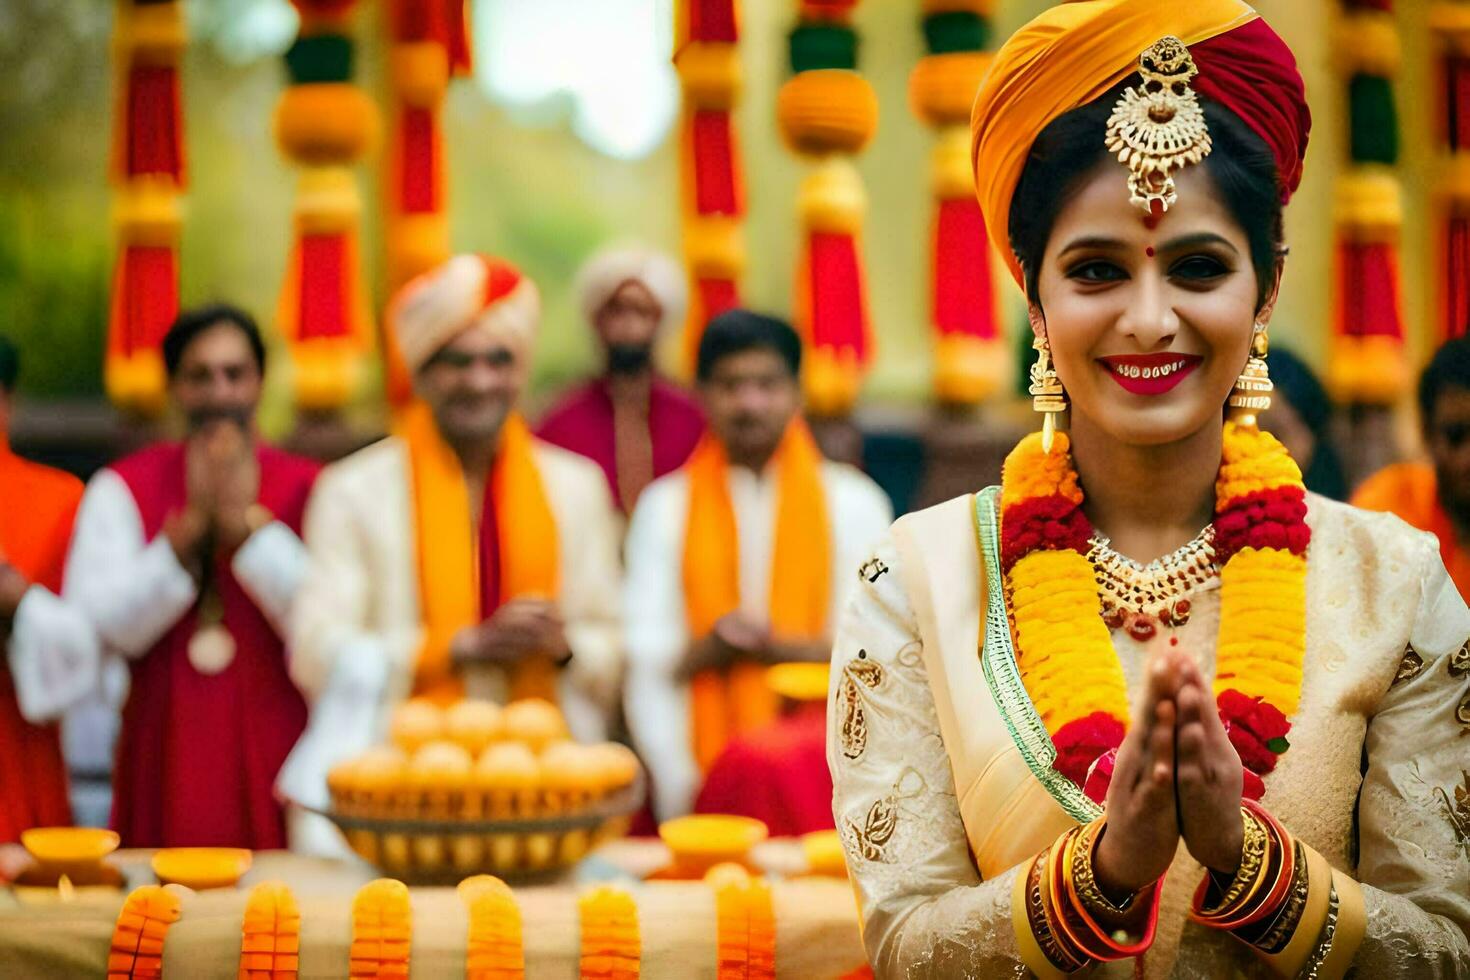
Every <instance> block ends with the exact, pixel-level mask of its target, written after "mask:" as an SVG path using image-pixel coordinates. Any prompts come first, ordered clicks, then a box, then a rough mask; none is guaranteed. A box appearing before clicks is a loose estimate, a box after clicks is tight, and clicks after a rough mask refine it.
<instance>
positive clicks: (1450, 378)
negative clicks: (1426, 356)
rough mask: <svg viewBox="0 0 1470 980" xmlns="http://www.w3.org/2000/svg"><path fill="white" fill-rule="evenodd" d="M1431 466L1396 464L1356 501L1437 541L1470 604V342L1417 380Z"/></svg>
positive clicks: (1442, 355) (1449, 350)
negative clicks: (1415, 528)
mask: <svg viewBox="0 0 1470 980" xmlns="http://www.w3.org/2000/svg"><path fill="white" fill-rule="evenodd" d="M1419 424H1420V426H1421V427H1422V428H1421V432H1422V433H1423V436H1424V446H1425V448H1426V449H1428V450H1429V462H1427V463H1398V464H1395V465H1393V466H1390V467H1387V468H1386V469H1383V470H1380V471H1379V472H1377V473H1375V474H1374V475H1373V476H1371V477H1369V478H1368V480H1367V482H1365V483H1364V484H1363V485H1362V486H1361V487H1359V488H1358V490H1357V492H1356V493H1354V494H1353V500H1352V502H1353V503H1354V504H1356V505H1357V506H1359V507H1366V508H1367V509H1368V510H1384V511H1389V512H1390V513H1394V514H1397V515H1398V516H1399V517H1401V518H1403V519H1404V520H1405V521H1406V522H1408V523H1409V524H1412V525H1413V526H1414V527H1417V528H1419V529H1420V530H1421V531H1429V532H1430V533H1431V534H1433V535H1434V536H1435V537H1437V538H1439V553H1440V556H1441V557H1442V558H1443V559H1444V565H1445V568H1447V569H1449V572H1450V578H1452V579H1453V580H1454V582H1455V586H1456V587H1457V588H1458V589H1459V590H1460V595H1462V596H1464V597H1466V598H1467V599H1470V338H1467V337H1460V338H1458V339H1456V340H1451V341H1449V342H1447V343H1446V344H1445V345H1444V346H1443V347H1441V348H1440V349H1439V350H1438V351H1437V352H1436V353H1435V355H1434V358H1433V359H1432V360H1431V361H1430V362H1429V366H1428V367H1426V368H1425V369H1424V373H1423V374H1422V375H1421V376H1420V378H1419Z"/></svg>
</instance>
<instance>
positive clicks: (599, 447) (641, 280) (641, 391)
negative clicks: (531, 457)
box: [536, 246, 704, 513]
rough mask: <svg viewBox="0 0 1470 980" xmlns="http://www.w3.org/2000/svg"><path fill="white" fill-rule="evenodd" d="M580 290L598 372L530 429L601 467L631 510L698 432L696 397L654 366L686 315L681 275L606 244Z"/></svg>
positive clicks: (665, 263)
mask: <svg viewBox="0 0 1470 980" xmlns="http://www.w3.org/2000/svg"><path fill="white" fill-rule="evenodd" d="M577 295H578V297H579V300H580V304H581V308H582V313H583V315H584V316H585V317H586V318H587V321H588V322H589V323H591V324H592V329H593V330H594V331H595V332H596V334H597V339H598V341H599V343H600V344H601V347H602V354H603V372H602V374H601V375H600V376H599V377H597V378H594V379H593V380H591V381H589V382H588V383H587V384H585V385H583V386H582V387H580V388H578V389H576V390H575V391H573V392H571V393H570V394H568V395H566V396H565V397H564V398H563V399H562V400H561V401H560V402H558V403H557V404H556V405H555V406H554V407H553V408H552V409H551V411H550V412H548V413H547V414H546V416H545V418H543V419H542V421H541V426H540V428H539V429H538V430H537V433H536V434H537V435H539V436H540V437H541V438H542V439H544V440H546V441H547V442H549V443H552V444H553V445H557V446H561V447H562V448H564V449H570V450H571V451H572V452H574V453H578V454H580V455H582V456H586V457H587V458H588V459H590V460H592V461H593V462H595V463H596V464H597V465H598V466H601V467H602V471H603V473H605V474H606V475H607V484H608V486H609V487H610V488H611V490H612V493H613V500H614V502H615V503H616V504H617V505H618V507H619V508H620V509H621V510H622V511H623V512H624V513H631V512H632V510H633V504H634V503H635V502H636V501H637V500H638V495H639V494H640V493H642V492H643V488H644V487H645V486H647V485H648V483H649V481H651V480H653V479H655V478H656V477H660V476H663V475H664V474H665V473H669V472H672V471H673V470H675V469H677V468H678V467H679V466H681V465H682V464H683V463H684V460H686V459H688V458H689V453H690V452H692V451H693V449H694V445H695V443H697V442H698V441H699V437H700V434H701V433H703V431H704V416H703V414H702V413H701V412H700V410H699V404H698V403H697V402H696V401H695V400H694V399H693V398H691V397H690V396H689V395H688V394H686V393H685V392H684V391H683V390H681V389H680V388H679V387H678V386H676V385H674V384H673V383H671V382H669V381H668V380H666V379H664V378H663V377H661V376H660V375H659V374H658V372H657V371H656V370H655V369H654V366H653V347H654V341H655V340H656V339H657V337H658V335H659V334H660V333H661V332H662V331H663V330H664V329H665V328H666V327H668V326H670V325H672V324H677V323H678V322H679V321H680V320H682V319H683V318H684V307H685V288H684V274H683V272H682V270H681V269H680V268H679V265H678V264H677V263H676V262H674V260H673V259H670V258H669V257H668V256H666V255H662V254H660V253H658V252H653V251H649V250H647V249H644V248H639V247H636V246H628V247H618V248H611V249H607V250H604V251H602V252H599V253H598V254H597V255H594V256H593V257H592V258H591V259H590V260H588V261H587V263H586V264H585V265H583V266H582V269H581V271H580V272H579V273H578V274H577Z"/></svg>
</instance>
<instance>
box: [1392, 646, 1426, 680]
mask: <svg viewBox="0 0 1470 980" xmlns="http://www.w3.org/2000/svg"><path fill="white" fill-rule="evenodd" d="M1423 669H1424V658H1423V657H1421V656H1419V651H1418V650H1415V649H1414V648H1413V647H1409V648H1408V649H1406V650H1405V651H1404V659H1403V660H1400V661H1399V669H1398V673H1396V674H1394V675H1393V683H1394V684H1397V683H1398V682H1399V681H1409V680H1413V679H1414V678H1415V677H1418V676H1419V672H1420V671H1421V670H1423ZM1389 686H1390V687H1392V686H1393V684H1390V685H1389Z"/></svg>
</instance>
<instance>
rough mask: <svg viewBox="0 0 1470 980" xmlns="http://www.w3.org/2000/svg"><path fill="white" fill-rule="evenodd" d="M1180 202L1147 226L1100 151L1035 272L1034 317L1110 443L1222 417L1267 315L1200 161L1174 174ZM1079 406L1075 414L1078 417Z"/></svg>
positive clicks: (1237, 236)
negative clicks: (1255, 330)
mask: <svg viewBox="0 0 1470 980" xmlns="http://www.w3.org/2000/svg"><path fill="white" fill-rule="evenodd" d="M1175 181H1176V183H1177V185H1178V189H1179V199H1178V201H1177V202H1176V203H1175V204H1174V205H1173V206H1172V207H1170V208H1169V210H1168V211H1167V212H1165V213H1164V215H1163V216H1162V217H1161V218H1160V219H1159V220H1158V222H1157V223H1156V224H1155V225H1154V227H1152V228H1150V227H1148V226H1147V224H1146V223H1145V221H1144V215H1143V213H1142V212H1141V211H1140V210H1139V209H1138V208H1137V207H1136V206H1134V205H1132V204H1130V203H1129V202H1128V192H1127V188H1126V178H1125V173H1124V170H1123V168H1122V167H1120V166H1119V165H1118V164H1117V163H1116V162H1115V161H1113V160H1112V159H1110V158H1109V159H1107V160H1104V161H1103V162H1102V163H1100V164H1099V165H1098V166H1097V167H1095V168H1094V169H1093V170H1092V171H1091V172H1090V173H1089V174H1088V175H1087V176H1085V177H1083V178H1082V183H1081V185H1080V186H1079V188H1078V190H1077V192H1076V194H1075V195H1074V196H1073V197H1072V199H1071V200H1070V201H1068V202H1067V203H1066V204H1065V205H1064V206H1063V207H1062V209H1061V211H1060V212H1059V213H1058V215H1057V220H1056V223H1055V224H1054V225H1053V227H1052V232H1051V237H1050V239H1049V240H1048V241H1047V245H1046V252H1045V254H1044V256H1043V257H1042V265H1041V269H1040V275H1039V277H1038V279H1037V293H1038V295H1037V297H1035V300H1039V304H1037V303H1036V302H1035V301H1033V305H1032V308H1031V314H1032V324H1033V327H1036V328H1038V329H1044V330H1045V333H1046V336H1047V339H1048V340H1049V342H1050V344H1051V352H1052V359H1053V361H1054V362H1055V364H1056V370H1057V374H1058V375H1059V376H1060V377H1061V380H1062V384H1063V385H1064V386H1065V387H1066V389H1067V397H1068V398H1069V399H1070V400H1071V404H1072V417H1073V425H1074V426H1076V425H1077V424H1078V423H1079V421H1083V420H1085V422H1086V423H1090V424H1091V425H1092V426H1093V427H1095V428H1097V429H1101V430H1102V431H1103V432H1105V433H1107V434H1108V435H1110V436H1111V437H1112V438H1114V439H1116V440H1117V441H1119V442H1122V443H1126V444H1133V445H1160V444H1164V443H1169V442H1174V441H1177V440H1180V439H1183V438H1186V437H1187V436H1190V435H1192V434H1194V433H1195V432H1198V431H1199V430H1200V429H1201V428H1203V427H1204V426H1205V425H1207V424H1216V425H1218V424H1219V421H1220V413H1221V408H1222V407H1223V405H1224V404H1225V400H1226V399H1227V398H1228V397H1229V395H1230V389H1231V386H1232V385H1233V384H1234V383H1235V378H1236V376H1237V375H1239V374H1240V371H1241V368H1242V367H1244V365H1245V362H1246V358H1247V356H1248V355H1249V352H1250V342H1251V331H1252V325H1253V324H1254V323H1255V322H1256V321H1257V320H1260V321H1261V322H1265V321H1266V320H1267V319H1268V318H1269V316H1270V312H1271V306H1272V304H1273V303H1274V299H1275V285H1274V284H1272V288H1271V289H1269V290H1268V291H1267V297H1266V303H1265V305H1264V306H1263V307H1262V308H1261V309H1260V311H1259V313H1258V311H1257V308H1256V307H1257V299H1258V296H1259V293H1260V290H1259V288H1258V285H1257V281H1256V273H1255V270H1254V268H1253V267H1252V265H1251V261H1250V245H1249V242H1248V240H1247V238H1246V233H1245V231H1244V229H1242V228H1241V227H1240V225H1239V224H1238V223H1237V222H1236V220H1235V218H1234V217H1233V216H1232V215H1231V213H1230V210H1229V209H1228V208H1227V207H1226V205H1225V202H1224V200H1223V199H1222V197H1221V196H1220V194H1219V193H1218V191H1217V190H1216V188H1215V184H1214V182H1213V181H1212V180H1211V178H1210V176H1209V173H1208V172H1207V170H1206V169H1205V168H1204V167H1202V166H1194V167H1187V168H1185V169H1184V170H1183V171H1181V172H1180V173H1179V174H1178V175H1176V177H1175ZM1079 416H1080V417H1081V418H1079Z"/></svg>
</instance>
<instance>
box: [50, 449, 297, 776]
mask: <svg viewBox="0 0 1470 980" xmlns="http://www.w3.org/2000/svg"><path fill="white" fill-rule="evenodd" d="M230 568H231V571H233V572H234V575H235V578H236V579H238V580H239V582H240V585H241V587H242V588H243V589H244V590H245V592H246V594H247V595H249V596H250V598H251V599H252V600H253V601H254V602H255V604H256V606H257V607H259V609H260V611H261V613H262V614H263V615H264V616H265V618H266V620H267V621H269V622H270V624H271V625H272V626H273V627H275V629H276V632H277V633H279V634H281V635H282V636H283V637H284V636H285V624H286V622H287V620H288V619H289V617H290V613H291V606H292V603H293V601H294V597H295V595H296V592H297V589H298V588H299V586H300V583H301V580H302V577H303V575H304V573H305V570H306V549H305V547H304V546H303V545H302V543H301V539H300V538H298V537H297V536H296V533H295V532H294V531H292V530H291V529H290V528H289V527H287V526H286V525H285V524H283V523H281V522H280V521H272V522H271V523H269V524H267V525H265V526H264V527H262V528H261V529H260V530H258V531H256V532H254V533H253V534H251V535H250V537H249V538H247V539H246V540H245V542H244V543H243V544H242V545H241V546H240V547H239V548H238V549H237V550H236V552H235V555H234V557H233V559H232V560H231V562H230ZM63 594H64V596H65V599H66V603H67V605H68V606H71V607H73V608H74V609H76V610H77V611H78V612H79V613H80V614H81V615H82V616H83V617H84V618H85V619H86V621H87V623H88V624H89V626H90V627H91V628H92V629H93V630H95V631H96V635H97V637H98V638H99V639H100V640H101V644H102V650H103V653H104V657H103V658H102V669H101V677H99V678H96V679H95V680H94V681H93V682H92V683H91V684H89V685H88V687H89V690H91V691H94V692H96V693H95V694H94V696H91V697H89V698H87V700H86V701H84V703H83V704H81V705H80V706H78V707H77V708H76V709H75V710H74V711H72V712H71V713H70V714H69V716H68V718H67V738H66V743H67V749H68V762H69V764H70V765H72V766H74V767H76V766H82V767H84V768H89V769H96V768H110V766H111V760H112V744H111V743H112V739H113V738H114V737H115V735H116V732H117V713H118V710H119V708H120V707H121V705H122V703H123V701H124V700H125V699H126V697H127V684H128V675H127V668H126V665H125V664H124V663H123V662H122V659H121V658H127V659H137V658H139V657H142V656H144V655H145V654H147V653H148V652H149V651H150V650H152V649H153V647H154V645H155V644H156V643H157V642H158V641H159V640H160V639H162V638H163V635H164V634H165V633H167V632H168V631H169V629H171V628H172V627H173V625H174V624H175V623H177V622H178V621H179V619H180V618H181V617H182V616H183V615H184V614H185V613H187V612H188V611H189V610H190V609H191V608H192V607H193V605H194V603H195V602H196V601H197V600H198V598H199V587H198V584H197V583H196V582H195V581H194V578H193V576H191V575H190V574H189V573H188V572H187V571H186V570H185V569H184V567H183V566H182V565H180V564H179V560H178V557H177V556H176V555H175V554H174V551H173V548H172V547H171V546H170V545H169V542H168V539H167V538H166V537H165V536H164V535H162V534H158V535H155V536H154V538H153V539H152V540H151V541H150V540H148V539H146V538H145V536H144V534H143V518H142V515H141V514H140V513H139V511H138V505H137V503H136V502H135V501H134V500H133V494H132V491H130V490H129V489H128V486H127V484H126V483H125V482H124V481H123V479H122V477H120V476H118V475H117V473H115V472H114V471H112V470H110V469H103V470H100V471H98V473H97V474H96V475H95V476H94V477H92V479H91V481H90V482H89V483H88V484H87V489H86V492H85V493H83V494H82V501H81V504H80V506H79V507H78V508H77V517H76V523H75V525H74V527H73V531H72V541H71V550H70V552H69V553H68V554H67V561H66V578H65V586H64V588H63ZM77 756H80V758H78V757H77Z"/></svg>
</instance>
